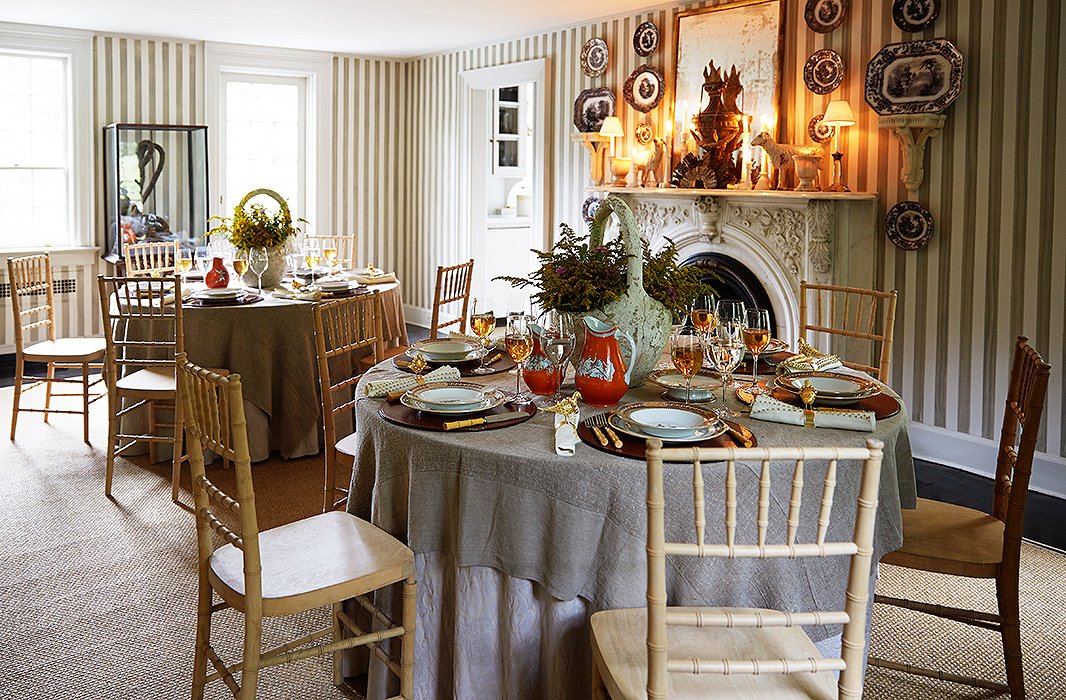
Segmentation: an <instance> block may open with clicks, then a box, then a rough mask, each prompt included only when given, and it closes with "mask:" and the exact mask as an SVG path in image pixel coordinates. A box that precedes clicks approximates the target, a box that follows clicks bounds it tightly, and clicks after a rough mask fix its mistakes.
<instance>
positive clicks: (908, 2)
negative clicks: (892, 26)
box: [892, 0, 940, 32]
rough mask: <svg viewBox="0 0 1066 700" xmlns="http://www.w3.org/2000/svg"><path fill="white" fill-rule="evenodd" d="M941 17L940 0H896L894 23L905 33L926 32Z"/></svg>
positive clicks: (893, 15)
mask: <svg viewBox="0 0 1066 700" xmlns="http://www.w3.org/2000/svg"><path fill="white" fill-rule="evenodd" d="M939 16H940V0H895V2H893V3H892V21H893V22H895V23H896V26H897V27H899V28H900V29H902V30H903V31H905V32H924V31H925V30H926V29H928V28H929V27H931V26H933V23H934V22H936V18H937V17H939Z"/></svg>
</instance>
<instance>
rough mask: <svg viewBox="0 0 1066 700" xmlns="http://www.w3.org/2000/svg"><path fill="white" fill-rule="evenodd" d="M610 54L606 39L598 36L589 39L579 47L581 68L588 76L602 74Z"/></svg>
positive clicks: (593, 76)
mask: <svg viewBox="0 0 1066 700" xmlns="http://www.w3.org/2000/svg"><path fill="white" fill-rule="evenodd" d="M610 55H611V54H610V52H609V51H608V50H607V42H606V41H604V40H603V39H601V38H599V37H593V38H591V39H589V40H588V41H586V42H585V45H584V46H582V47H581V70H582V71H584V73H585V75H587V76H588V77H590V78H595V77H597V76H600V75H603V72H604V71H605V70H607V59H608V58H609V57H610Z"/></svg>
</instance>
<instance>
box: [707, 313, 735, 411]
mask: <svg viewBox="0 0 1066 700" xmlns="http://www.w3.org/2000/svg"><path fill="white" fill-rule="evenodd" d="M742 331H743V324H739V323H736V322H732V321H731V322H729V323H722V322H719V324H718V327H717V328H715V329H714V332H713V333H712V334H711V342H710V344H709V345H708V351H709V353H710V356H711V362H712V363H713V364H714V367H715V369H717V370H718V372H719V374H720V375H721V377H722V407H721V408H719V409H718V415H719V417H721V416H736V415H739V414H738V413H737V412H736V411H734V410H732V409H730V408H729V404H727V403H726V389H727V388H728V387H732V385H733V370H735V369H736V368H737V365H739V364H740V361H741V360H743V359H744V343H743V341H742V340H741V335H742Z"/></svg>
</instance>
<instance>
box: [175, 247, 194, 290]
mask: <svg viewBox="0 0 1066 700" xmlns="http://www.w3.org/2000/svg"><path fill="white" fill-rule="evenodd" d="M174 269H175V270H177V271H178V273H179V274H180V275H181V281H182V282H185V278H186V277H187V276H188V274H189V270H191V269H192V254H191V253H190V252H189V249H188V248H179V249H178V258H177V260H175V261H174Z"/></svg>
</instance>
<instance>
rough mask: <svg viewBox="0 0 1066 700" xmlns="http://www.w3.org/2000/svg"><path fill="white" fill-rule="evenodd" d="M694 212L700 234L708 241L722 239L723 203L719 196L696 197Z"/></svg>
mask: <svg viewBox="0 0 1066 700" xmlns="http://www.w3.org/2000/svg"><path fill="white" fill-rule="evenodd" d="M693 213H694V214H695V215H696V225H697V226H698V227H699V230H700V236H702V237H703V238H704V240H705V241H706V242H707V243H710V242H711V241H713V240H714V239H716V238H717V239H719V240H723V239H722V227H721V225H720V223H721V222H720V219H721V218H722V204H721V202H719V200H718V198H717V197H696V202H695V204H694V205H693Z"/></svg>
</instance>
